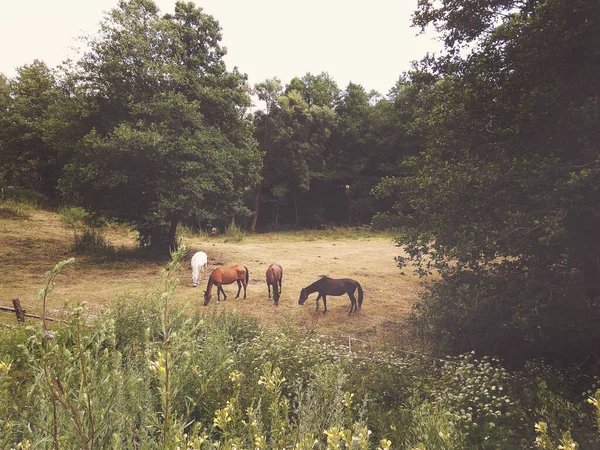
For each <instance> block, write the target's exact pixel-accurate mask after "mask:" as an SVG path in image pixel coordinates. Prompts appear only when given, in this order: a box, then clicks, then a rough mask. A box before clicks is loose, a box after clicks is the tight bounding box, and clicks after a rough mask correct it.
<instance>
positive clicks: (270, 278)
mask: <svg viewBox="0 0 600 450" xmlns="http://www.w3.org/2000/svg"><path fill="white" fill-rule="evenodd" d="M282 278H283V267H281V266H280V265H279V264H277V263H275V264H271V265H270V266H269V268H268V269H267V287H268V288H269V300H270V299H271V286H273V301H274V302H275V306H278V305H279V297H280V296H281V294H280V293H281V280H282Z"/></svg>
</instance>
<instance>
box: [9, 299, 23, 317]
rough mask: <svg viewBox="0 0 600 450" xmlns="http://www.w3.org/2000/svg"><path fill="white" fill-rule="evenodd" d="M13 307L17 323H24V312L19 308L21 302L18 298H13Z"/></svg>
mask: <svg viewBox="0 0 600 450" xmlns="http://www.w3.org/2000/svg"><path fill="white" fill-rule="evenodd" d="M12 302H13V306H14V307H15V314H16V315H17V321H18V322H19V323H25V311H23V308H21V302H20V301H19V299H18V298H13V300H12Z"/></svg>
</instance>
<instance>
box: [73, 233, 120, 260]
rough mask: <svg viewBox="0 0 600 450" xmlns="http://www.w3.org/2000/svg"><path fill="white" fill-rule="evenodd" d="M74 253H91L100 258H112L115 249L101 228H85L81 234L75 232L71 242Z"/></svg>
mask: <svg viewBox="0 0 600 450" xmlns="http://www.w3.org/2000/svg"><path fill="white" fill-rule="evenodd" d="M73 251H74V252H75V253H79V254H84V255H91V256H94V257H97V258H101V259H104V260H106V259H114V258H115V254H116V253H115V249H114V247H113V246H112V245H111V244H110V242H109V241H108V240H107V239H106V237H105V236H104V233H103V232H102V231H101V230H98V229H95V228H87V227H86V228H85V229H84V230H83V232H82V233H81V234H78V233H77V234H75V243H74V244H73Z"/></svg>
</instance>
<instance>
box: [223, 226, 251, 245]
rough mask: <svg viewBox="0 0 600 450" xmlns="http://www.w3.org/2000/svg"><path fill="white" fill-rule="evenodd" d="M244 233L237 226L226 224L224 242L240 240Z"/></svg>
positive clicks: (244, 235)
mask: <svg viewBox="0 0 600 450" xmlns="http://www.w3.org/2000/svg"><path fill="white" fill-rule="evenodd" d="M245 237H246V234H245V233H244V231H243V230H242V229H241V228H238V227H237V226H235V225H234V226H227V227H226V228H225V242H242V241H243V240H244V238H245Z"/></svg>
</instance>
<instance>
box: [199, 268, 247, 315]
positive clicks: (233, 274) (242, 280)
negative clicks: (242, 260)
mask: <svg viewBox="0 0 600 450" xmlns="http://www.w3.org/2000/svg"><path fill="white" fill-rule="evenodd" d="M249 279H250V274H249V272H248V269H247V268H246V267H244V266H231V267H217V268H216V269H215V270H213V271H212V273H211V274H210V277H208V284H207V285H206V291H204V306H206V305H208V302H210V297H211V291H212V287H213V284H216V285H217V303H219V301H220V300H221V295H220V294H221V292H222V293H223V300H227V295H225V291H224V290H223V286H222V285H223V284H231V283H233V282H234V281H237V284H238V292H237V295H236V296H235V298H238V297H239V296H240V291H241V290H242V286H244V298H246V286H248V280H249Z"/></svg>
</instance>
